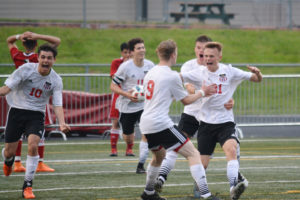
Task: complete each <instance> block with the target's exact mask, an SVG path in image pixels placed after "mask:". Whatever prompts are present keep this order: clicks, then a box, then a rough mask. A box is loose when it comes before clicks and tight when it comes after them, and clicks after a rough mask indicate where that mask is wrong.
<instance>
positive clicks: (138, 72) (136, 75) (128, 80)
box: [113, 59, 154, 113]
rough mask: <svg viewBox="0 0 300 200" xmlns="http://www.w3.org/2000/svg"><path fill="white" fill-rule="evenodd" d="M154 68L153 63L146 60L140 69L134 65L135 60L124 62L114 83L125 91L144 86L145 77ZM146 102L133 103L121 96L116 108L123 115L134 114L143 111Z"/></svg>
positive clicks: (116, 74)
mask: <svg viewBox="0 0 300 200" xmlns="http://www.w3.org/2000/svg"><path fill="white" fill-rule="evenodd" d="M152 67H154V64H153V62H151V61H150V60H147V59H145V60H144V65H143V66H142V67H138V66H136V65H135V64H134V62H133V59H130V60H128V61H126V62H123V63H122V64H121V65H120V67H119V69H118V70H117V72H116V73H115V76H114V78H113V83H115V84H117V85H119V86H120V87H121V88H122V89H123V90H125V91H129V90H131V89H132V88H133V87H134V86H136V85H143V82H144V77H145V75H146V74H147V73H148V71H149V70H150V69H151V68H152ZM143 107H144V102H132V101H131V100H130V99H128V98H127V97H124V96H122V95H120V96H119V98H118V100H117V102H116V108H117V109H118V110H119V111H120V112H121V113H133V112H137V111H140V110H143Z"/></svg>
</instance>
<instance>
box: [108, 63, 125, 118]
mask: <svg viewBox="0 0 300 200" xmlns="http://www.w3.org/2000/svg"><path fill="white" fill-rule="evenodd" d="M123 62H124V60H123V59H122V58H117V59H115V60H113V61H112V63H111V66H110V76H111V77H113V76H114V74H115V73H116V72H117V70H118V68H119V66H120V65H121V64H122V63H123ZM118 97H119V94H116V93H112V101H111V108H110V114H109V117H110V118H114V119H118V118H119V111H118V109H116V101H117V98H118Z"/></svg>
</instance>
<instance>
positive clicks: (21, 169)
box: [14, 161, 26, 172]
mask: <svg viewBox="0 0 300 200" xmlns="http://www.w3.org/2000/svg"><path fill="white" fill-rule="evenodd" d="M25 171H26V168H25V167H24V166H23V165H22V163H21V161H15V164H14V172H25Z"/></svg>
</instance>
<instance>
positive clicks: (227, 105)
mask: <svg viewBox="0 0 300 200" xmlns="http://www.w3.org/2000/svg"><path fill="white" fill-rule="evenodd" d="M233 105H234V100H233V99H230V100H229V101H228V102H227V103H225V104H224V107H225V108H226V109H227V110H230V109H232V108H233Z"/></svg>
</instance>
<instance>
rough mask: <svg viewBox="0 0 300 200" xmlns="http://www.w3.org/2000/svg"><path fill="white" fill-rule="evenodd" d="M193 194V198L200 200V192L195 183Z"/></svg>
mask: <svg viewBox="0 0 300 200" xmlns="http://www.w3.org/2000/svg"><path fill="white" fill-rule="evenodd" d="M193 192H194V197H195V198H200V197H201V194H200V190H199V188H198V186H197V183H196V182H194V189H193Z"/></svg>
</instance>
